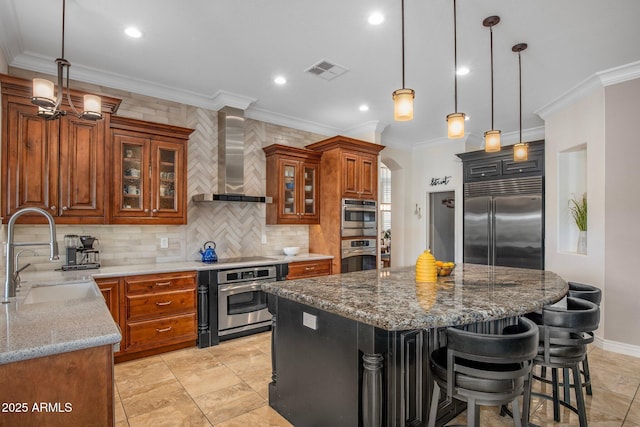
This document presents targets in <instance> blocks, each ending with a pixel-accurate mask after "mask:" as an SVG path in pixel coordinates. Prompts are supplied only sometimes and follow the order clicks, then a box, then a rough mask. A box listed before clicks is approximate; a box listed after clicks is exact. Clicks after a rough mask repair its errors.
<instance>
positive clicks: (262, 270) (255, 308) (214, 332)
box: [198, 257, 288, 348]
mask: <svg viewBox="0 0 640 427" xmlns="http://www.w3.org/2000/svg"><path fill="white" fill-rule="evenodd" d="M268 260H271V259H270V258H265V257H251V258H228V259H221V260H220V261H219V262H218V263H217V264H216V267H218V268H217V269H212V270H207V271H201V272H199V273H198V346H199V347H200V348H204V347H209V346H212V345H216V344H218V342H219V341H220V340H221V339H227V338H234V337H236V336H241V335H248V334H250V333H255V332H259V331H262V330H268V329H269V328H270V327H271V314H270V313H269V311H268V310H267V296H266V294H265V293H264V292H262V290H261V284H262V283H266V282H275V281H278V280H285V278H286V276H287V273H288V264H281V263H277V261H276V260H273V261H274V263H273V264H268V265H255V266H251V265H250V264H249V266H246V267H245V266H242V267H238V266H236V267H229V268H225V264H226V265H230V264H238V263H242V264H245V263H251V262H256V263H257V262H258V261H261V263H262V262H264V261H268Z"/></svg>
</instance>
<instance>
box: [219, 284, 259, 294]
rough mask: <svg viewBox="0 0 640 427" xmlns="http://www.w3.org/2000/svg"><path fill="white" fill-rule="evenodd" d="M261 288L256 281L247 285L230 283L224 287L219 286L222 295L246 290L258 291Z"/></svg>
mask: <svg viewBox="0 0 640 427" xmlns="http://www.w3.org/2000/svg"><path fill="white" fill-rule="evenodd" d="M260 290H262V286H260V283H258V282H251V283H250V284H248V285H239V286H238V285H232V286H225V287H224V288H220V293H221V294H224V295H235V294H240V293H243V292H248V291H260Z"/></svg>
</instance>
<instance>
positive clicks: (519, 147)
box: [513, 142, 529, 162]
mask: <svg viewBox="0 0 640 427" xmlns="http://www.w3.org/2000/svg"><path fill="white" fill-rule="evenodd" d="M528 159H529V146H528V145H527V144H526V143H524V142H521V143H519V144H514V146H513V160H514V161H516V162H522V161H524V160H528Z"/></svg>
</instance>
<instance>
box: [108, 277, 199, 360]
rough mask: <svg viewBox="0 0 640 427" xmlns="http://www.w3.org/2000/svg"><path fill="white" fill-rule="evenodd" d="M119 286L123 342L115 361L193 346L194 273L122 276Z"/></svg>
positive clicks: (194, 340)
mask: <svg viewBox="0 0 640 427" xmlns="http://www.w3.org/2000/svg"><path fill="white" fill-rule="evenodd" d="M122 284H123V292H122V294H123V316H124V319H123V320H122V322H121V324H122V325H123V333H122V335H123V339H122V345H121V350H122V351H121V353H120V355H119V356H117V357H116V361H124V360H130V359H133V358H137V357H143V356H148V355H150V354H156V353H161V352H164V351H169V350H174V349H176V348H181V347H188V346H193V345H195V344H196V338H197V309H196V272H193V271H190V272H178V273H164V274H146V275H139V276H125V277H124V278H122Z"/></svg>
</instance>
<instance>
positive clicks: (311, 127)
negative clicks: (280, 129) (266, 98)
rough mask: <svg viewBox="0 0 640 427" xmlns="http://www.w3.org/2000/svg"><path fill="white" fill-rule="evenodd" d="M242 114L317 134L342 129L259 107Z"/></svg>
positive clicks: (253, 107)
mask: <svg viewBox="0 0 640 427" xmlns="http://www.w3.org/2000/svg"><path fill="white" fill-rule="evenodd" d="M244 116H245V117H246V118H248V119H253V120H259V121H261V122H267V123H272V124H274V125H279V126H285V127H290V128H293V129H298V130H302V131H305V132H311V133H317V134H319V135H326V136H332V135H340V134H341V133H342V132H343V130H342V129H339V128H336V127H333V126H327V125H323V124H321V123H316V122H312V121H310V120H303V119H299V118H297V117H292V116H287V115H285V114H280V113H275V112H273V111H269V110H265V109H263V108H260V107H255V106H251V107H249V108H248V109H247V111H245V113H244Z"/></svg>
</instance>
